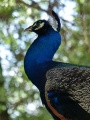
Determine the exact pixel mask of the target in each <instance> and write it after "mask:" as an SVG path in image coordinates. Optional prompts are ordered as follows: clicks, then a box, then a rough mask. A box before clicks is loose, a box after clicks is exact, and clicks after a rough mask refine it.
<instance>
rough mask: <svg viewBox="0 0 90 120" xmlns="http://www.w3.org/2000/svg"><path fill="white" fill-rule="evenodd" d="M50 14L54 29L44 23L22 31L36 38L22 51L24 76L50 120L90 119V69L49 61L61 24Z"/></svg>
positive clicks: (55, 46) (56, 45)
mask: <svg viewBox="0 0 90 120" xmlns="http://www.w3.org/2000/svg"><path fill="white" fill-rule="evenodd" d="M52 15H53V16H54V18H55V20H56V22H57V29H56V30H55V29H54V28H53V27H52V26H51V25H50V23H49V22H48V21H47V20H38V21H36V22H35V23H34V24H33V25H32V26H29V27H28V28H26V29H25V31H30V32H35V33H36V34H37V35H38V37H37V38H36V39H35V40H34V42H33V43H32V44H31V46H30V47H29V49H28V50H27V52H26V55H25V59H24V69H25V73H26V75H27V76H28V78H29V79H30V80H31V81H32V83H33V84H34V85H35V86H36V87H37V88H38V89H39V91H40V97H41V100H42V103H43V104H44V105H45V107H46V108H47V110H48V111H49V113H50V114H51V115H52V117H53V118H54V120H90V67H87V66H82V65H75V64H70V63H63V62H58V61H54V60H53V56H54V54H55V53H56V51H57V49H58V48H59V46H60V44H61V35H60V29H61V23H60V19H59V17H58V15H57V13H56V12H54V11H53V10H52Z"/></svg>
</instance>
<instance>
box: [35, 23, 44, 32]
mask: <svg viewBox="0 0 90 120" xmlns="http://www.w3.org/2000/svg"><path fill="white" fill-rule="evenodd" d="M43 26H44V22H43V23H40V25H39V26H38V27H37V28H35V30H39V29H40V28H42V27H43Z"/></svg>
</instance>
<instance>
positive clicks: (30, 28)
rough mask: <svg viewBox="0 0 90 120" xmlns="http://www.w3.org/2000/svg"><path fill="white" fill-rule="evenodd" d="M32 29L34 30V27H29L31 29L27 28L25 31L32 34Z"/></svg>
mask: <svg viewBox="0 0 90 120" xmlns="http://www.w3.org/2000/svg"><path fill="white" fill-rule="evenodd" d="M32 28H33V26H29V27H28V28H26V29H25V30H24V31H30V32H32Z"/></svg>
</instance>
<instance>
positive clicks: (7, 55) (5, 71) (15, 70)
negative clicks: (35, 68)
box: [0, 0, 90, 120]
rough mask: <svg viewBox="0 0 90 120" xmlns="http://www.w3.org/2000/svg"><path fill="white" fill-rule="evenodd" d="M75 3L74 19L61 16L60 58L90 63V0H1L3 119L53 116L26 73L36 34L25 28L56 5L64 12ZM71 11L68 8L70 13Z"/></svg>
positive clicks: (0, 104)
mask: <svg viewBox="0 0 90 120" xmlns="http://www.w3.org/2000/svg"><path fill="white" fill-rule="evenodd" d="M67 3H73V4H75V7H74V9H73V14H72V18H73V20H72V21H69V20H67V19H66V18H64V17H65V16H64V15H63V14H62V15H60V16H61V23H62V29H61V35H62V45H61V47H60V49H59V50H58V51H57V54H56V55H55V57H54V58H55V59H56V60H60V61H63V62H71V63H75V64H83V65H90V62H89V61H90V47H89V44H90V40H89V38H90V32H89V31H90V28H89V26H90V17H89V14H90V9H89V8H90V1H89V0H86V1H85V0H75V1H74V2H72V0H67V2H65V1H64V0H61V2H60V1H58V0H53V1H52V0H47V1H44V0H38V1H36V0H32V1H30V0H27V1H25V0H9V1H8V0H1V1H0V5H1V6H0V27H1V29H0V120H25V119H26V120H33V119H34V120H42V118H43V120H52V117H51V116H50V115H49V113H48V112H47V110H46V109H45V108H44V107H43V106H42V104H41V100H40V98H39V92H38V90H37V89H36V87H35V86H33V85H32V83H31V82H30V81H29V80H28V78H27V76H26V75H25V73H24V68H23V61H24V56H25V53H26V51H27V49H28V47H29V46H30V44H31V43H32V41H33V40H34V39H35V37H36V35H35V34H32V33H26V32H24V29H25V28H26V26H29V25H31V24H32V23H33V22H34V21H35V20H38V19H40V18H44V19H47V17H48V15H51V10H52V8H54V9H55V10H56V12H58V11H60V12H59V13H61V12H63V11H64V10H65V9H66V7H67V8H69V7H70V6H66V5H67ZM68 12H69V11H67V13H68Z"/></svg>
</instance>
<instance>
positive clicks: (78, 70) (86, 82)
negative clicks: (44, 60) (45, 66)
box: [45, 66, 90, 113]
mask: <svg viewBox="0 0 90 120" xmlns="http://www.w3.org/2000/svg"><path fill="white" fill-rule="evenodd" d="M46 78H47V81H46V86H45V96H46V98H47V94H48V91H52V90H60V91H63V92H67V93H69V94H71V96H70V98H71V99H72V100H74V101H78V102H79V103H78V104H79V105H80V106H81V107H82V108H83V109H84V110H85V111H87V112H88V113H90V69H89V68H83V67H77V66H74V67H70V66H69V67H62V68H53V69H51V70H49V71H48V72H47V74H46Z"/></svg>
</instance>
